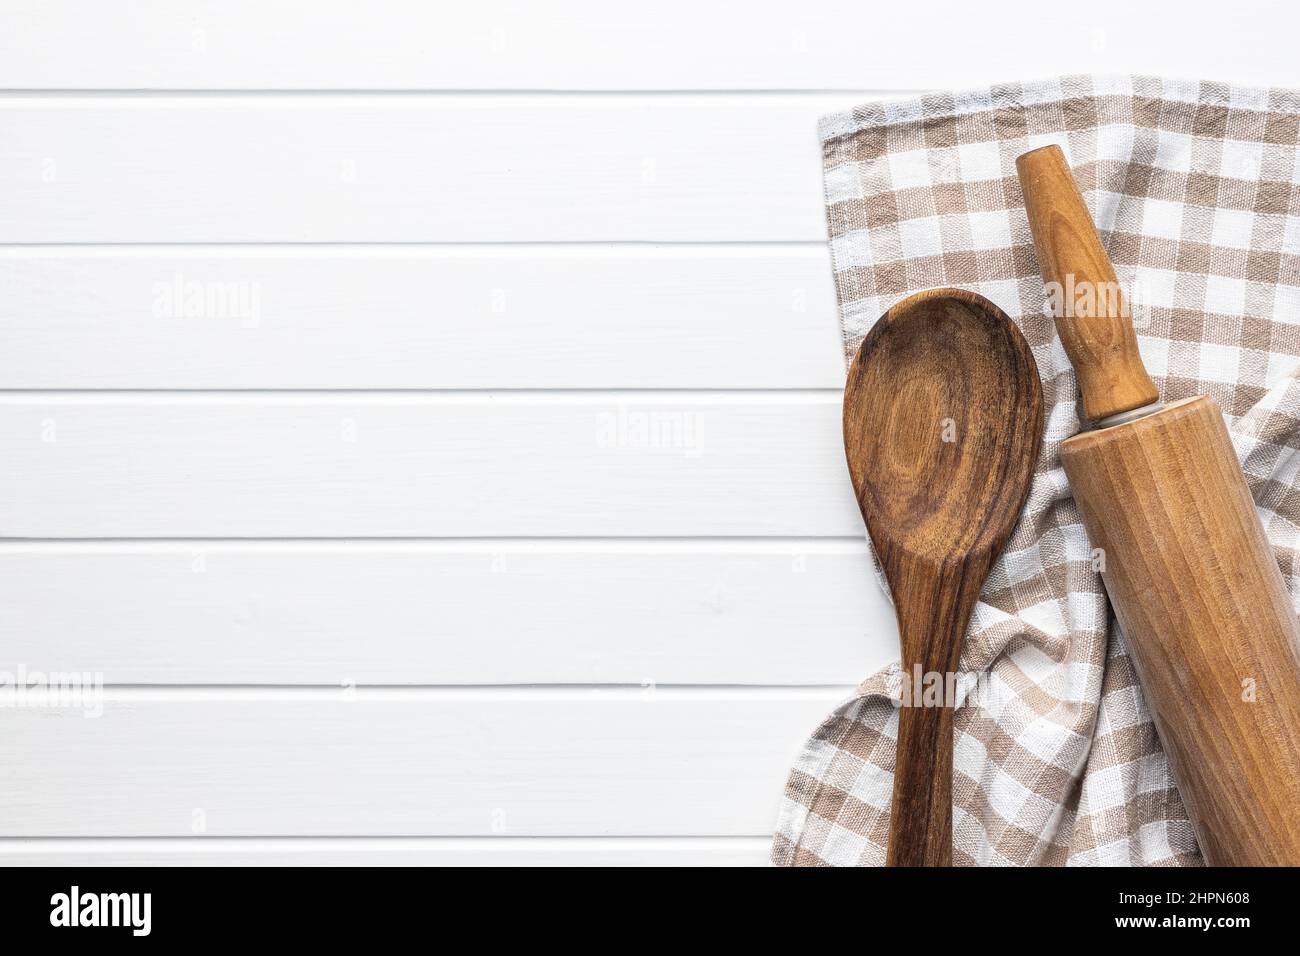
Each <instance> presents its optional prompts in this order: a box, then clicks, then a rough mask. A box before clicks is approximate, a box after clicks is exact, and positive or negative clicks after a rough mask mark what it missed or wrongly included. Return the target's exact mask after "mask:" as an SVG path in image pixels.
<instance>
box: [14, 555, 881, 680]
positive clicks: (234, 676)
mask: <svg viewBox="0 0 1300 956" xmlns="http://www.w3.org/2000/svg"><path fill="white" fill-rule="evenodd" d="M0 607H2V608H4V613H3V614H0V671H8V672H10V673H16V672H17V669H18V667H19V666H20V665H23V666H25V667H27V668H28V670H39V671H46V672H48V671H78V672H85V671H92V672H96V671H97V672H100V673H102V674H103V675H104V680H105V681H107V682H109V683H111V684H200V685H201V684H282V685H290V684H315V685H322V686H339V685H341V684H343V683H354V684H358V685H366V684H468V685H489V684H533V683H546V684H569V685H576V684H581V683H584V682H593V683H597V684H609V683H620V684H634V685H640V684H643V683H655V684H767V685H779V684H835V685H851V684H856V683H857V682H858V681H860V680H862V679H863V678H864V677H866V676H867V675H868V674H871V673H873V672H874V671H876V670H877V669H879V668H880V667H883V666H885V665H886V664H888V663H889V662H890V661H891V660H893V659H894V658H895V657H896V656H897V654H898V632H897V629H896V627H895V625H894V611H893V608H892V607H891V606H890V605H889V602H888V600H887V599H886V598H885V595H884V592H883V591H882V590H881V589H880V588H879V587H878V586H877V585H876V582H875V581H874V580H872V568H871V558H870V556H869V555H868V552H867V543H866V541H865V540H860V541H850V540H838V541H826V540H818V539H788V540H770V541H763V540H757V541H727V540H715V541H707V540H706V541H700V540H678V541H661V542H656V541H645V540H628V541H615V540H577V541H567V540H519V539H516V540H490V541H479V542H475V541H468V540H463V541H408V542H402V541H368V542H366V541H362V542H358V541H336V542H329V541H301V542H292V541H205V540H196V541H164V542H132V541H108V542H44V543H24V542H15V541H8V542H0Z"/></svg>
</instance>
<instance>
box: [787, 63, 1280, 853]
mask: <svg viewBox="0 0 1300 956" xmlns="http://www.w3.org/2000/svg"><path fill="white" fill-rule="evenodd" d="M821 135H822V140H823V151H824V157H825V185H826V204H827V219H828V221H829V224H830V236H831V250H832V258H833V261H834V267H835V281H836V285H837V290H838V294H839V304H840V315H841V319H842V322H843V327H844V339H845V353H846V357H851V356H852V355H853V353H854V352H855V351H856V349H857V347H858V344H859V343H860V342H861V340H862V337H863V335H864V334H865V333H866V331H867V329H868V328H869V327H870V326H871V324H872V323H873V322H875V321H876V319H877V318H878V317H879V316H880V315H881V313H883V312H884V311H885V310H886V309H887V308H888V307H889V306H890V305H892V304H893V303H894V302H896V301H897V300H898V299H900V298H902V297H903V296H905V295H907V294H909V293H911V292H916V291H917V290H920V289H925V288H928V287H931V286H949V285H950V286H961V287H964V288H968V289H973V290H975V291H977V292H980V293H982V294H984V295H985V296H987V297H988V298H990V299H992V300H993V301H994V302H996V303H997V304H998V305H999V306H1001V307H1002V309H1004V310H1005V311H1006V312H1007V314H1008V315H1010V316H1011V317H1012V319H1014V320H1015V322H1016V323H1017V324H1018V325H1019V326H1020V328H1021V330H1022V331H1023V332H1024V333H1025V336H1026V338H1027V339H1028V340H1029V343H1030V345H1031V346H1032V347H1033V349H1034V354H1035V357H1036V358H1037V360H1038V368H1039V371H1040V373H1041V374H1042V376H1043V394H1044V399H1045V401H1046V405H1047V409H1046V410H1047V430H1046V434H1045V436H1044V442H1043V450H1042V458H1041V459H1040V461H1039V462H1038V471H1037V474H1036V475H1035V478H1034V483H1033V488H1032V491H1031V493H1030V495H1029V500H1028V503H1027V505H1026V510H1025V514H1024V516H1023V518H1022V519H1021V522H1020V525H1019V527H1018V528H1017V530H1016V533H1015V535H1014V536H1013V537H1012V539H1011V541H1010V543H1009V544H1008V546H1007V551H1006V554H1005V555H1004V557H1003V558H1002V559H1001V560H1000V561H999V562H998V564H997V566H996V567H995V568H994V570H993V574H992V576H991V577H990V579H989V582H988V584H987V586H986V587H985V589H984V593H983V595H982V600H981V602H980V604H979V605H978V607H977V609H976V611H975V616H974V619H973V621H972V623H971V629H970V633H969V635H968V637H967V641H966V648H965V652H964V654H963V656H962V668H963V670H964V671H967V672H970V673H980V674H984V675H986V676H987V687H986V690H987V691H991V692H987V693H984V694H982V695H980V696H979V697H978V698H971V699H968V700H967V702H966V703H965V704H964V705H963V706H962V707H961V708H960V709H959V710H958V712H957V714H956V735H955V748H956V751H955V764H956V773H955V779H954V781H953V798H954V805H955V806H954V819H953V844H954V846H953V851H954V854H953V855H954V861H955V862H957V863H959V864H1002V865H1008V864H1009V865H1036V864H1038V865H1041V864H1049V865H1051V864H1058V865H1059V864H1071V865H1096V864H1102V865H1108V864H1114V865H1129V864H1136V865H1151V864H1160V865H1197V864H1199V863H1201V856H1200V853H1199V851H1198V849H1197V846H1196V840H1195V837H1194V835H1193V833H1192V829H1191V826H1190V825H1189V823H1188V821H1187V815H1186V812H1185V811H1184V808H1183V804H1182V801H1181V800H1180V799H1179V796H1178V793H1177V791H1176V790H1175V789H1174V786H1173V782H1172V780H1171V778H1170V775H1169V770H1168V767H1167V765H1166V762H1165V757H1164V754H1163V753H1162V751H1161V748H1160V742H1159V740H1158V739H1157V737H1156V733H1155V729H1154V727H1153V726H1152V724H1151V719H1150V716H1149V714H1148V711H1147V709H1146V706H1145V704H1144V702H1143V699H1142V694H1141V690H1140V688H1139V686H1138V682H1137V678H1136V675H1135V673H1134V670H1133V666H1132V663H1131V661H1130V660H1129V658H1128V656H1127V651H1126V649H1125V646H1124V641H1123V636H1122V634H1120V633H1119V632H1118V631H1117V629H1116V627H1115V625H1114V623H1113V621H1112V620H1111V618H1110V614H1109V609H1108V606H1107V603H1106V598H1105V595H1104V592H1103V590H1102V584H1101V580H1100V577H1099V576H1098V575H1097V574H1096V573H1095V572H1094V570H1093V567H1092V563H1091V552H1090V549H1089V545H1088V541H1087V538H1086V536H1085V534H1084V530H1083V527H1082V525H1081V524H1080V519H1079V513H1078V511H1077V509H1076V508H1075V505H1074V502H1073V500H1072V499H1071V497H1070V489H1069V485H1068V484H1067V482H1066V480H1065V475H1064V473H1063V471H1062V470H1061V465H1060V458H1059V455H1058V449H1059V447H1060V443H1061V441H1062V440H1063V439H1065V438H1067V437H1069V436H1070V435H1072V434H1074V433H1075V432H1076V431H1077V430H1078V429H1079V420H1078V417H1077V413H1076V408H1075V381H1074V373H1073V371H1072V370H1071V368H1070V365H1069V362H1068V360H1067V359H1066V356H1065V353H1064V351H1063V350H1062V348H1061V347H1060V345H1059V344H1058V342H1057V339H1056V336H1055V334H1054V330H1053V327H1052V323H1051V321H1050V320H1049V319H1048V318H1047V317H1046V316H1045V314H1044V308H1043V286H1042V280H1041V279H1040V277H1039V271H1038V264H1037V262H1036V260H1035V257H1034V248H1033V242H1032V240H1031V237H1030V233H1029V226H1028V223H1027V221H1026V218H1025V212H1024V209H1023V207H1022V205H1021V196H1020V187H1019V184H1018V182H1017V180H1016V172H1015V158H1016V156H1018V155H1019V154H1021V153H1023V152H1026V151H1027V150H1030V149H1033V148H1035V147H1038V146H1043V145H1046V144H1048V143H1058V144H1060V145H1061V147H1062V148H1063V149H1064V150H1065V152H1066V155H1067V157H1068V158H1069V160H1070V163H1071V165H1072V167H1073V169H1074V173H1075V176H1076V178H1077V179H1078V182H1079V186H1080V188H1081V189H1082V190H1083V192H1084V195H1085V197H1086V199H1087V201H1088V204H1089V207H1090V209H1091V210H1092V213H1093V216H1094V218H1095V219H1096V221H1097V224H1098V227H1099V229H1100V230H1101V233H1102V239H1103V241H1104V242H1105V243H1106V247H1107V248H1108V249H1109V251H1110V254H1111V257H1112V259H1113V260H1114V263H1115V267H1116V271H1117V272H1118V274H1119V278H1120V281H1121V283H1123V284H1124V285H1125V286H1126V287H1127V288H1128V289H1129V291H1130V297H1131V299H1132V300H1133V308H1134V312H1135V319H1136V322H1137V325H1138V336H1139V344H1140V347H1141V350H1142V356H1143V358H1144V360H1145V361H1146V365H1147V368H1148V370H1149V371H1150V372H1151V375H1152V377H1153V378H1154V379H1155V380H1156V384H1157V385H1158V386H1159V388H1160V392H1161V395H1162V397H1163V398H1164V399H1165V400H1166V401H1171V400H1176V399H1181V398H1187V397H1189V396H1193V395H1200V394H1208V395H1211V396H1213V397H1214V398H1215V399H1216V400H1217V401H1218V402H1219V404H1220V405H1221V406H1222V407H1223V409H1224V411H1225V413H1226V415H1227V417H1228V421H1229V426H1230V428H1231V431H1232V435H1233V440H1234V442H1235V444H1236V447H1237V451H1238V454H1239V456H1240V457H1241V459H1242V461H1243V464H1244V466H1245V470H1246V475H1247V478H1248V480H1249V483H1250V487H1251V491H1252V493H1253V494H1254V496H1255V501H1256V504H1257V505H1258V506H1259V509H1260V513H1261V516H1262V518H1263V519H1264V524H1265V528H1266V530H1267V532H1268V535H1269V538H1270V540H1271V542H1272V545H1273V548H1274V552H1275V553H1276V555H1277V558H1278V561H1279V562H1280V563H1281V565H1282V569H1283V572H1284V575H1285V576H1286V577H1287V578H1288V585H1289V586H1290V587H1291V590H1292V594H1293V595H1295V594H1296V593H1297V590H1298V589H1297V588H1296V587H1295V584H1294V577H1295V575H1296V574H1297V572H1300V562H1297V560H1296V558H1297V555H1298V554H1300V378H1298V377H1297V370H1298V369H1300V149H1298V148H1297V140H1300V93H1297V92H1293V91H1288V90H1249V89H1237V88H1233V87H1229V86H1225V85H1222V84H1217V83H1195V82H1190V83H1189V82H1174V81H1169V80H1159V79H1151V78H1146V77H1135V78H1098V77H1068V78H1064V79H1060V80H1052V81H1048V82H1039V83H1032V84H1026V85H1007V86H997V87H993V88H992V89H985V90H979V91H975V92H969V93H960V94H945V95H938V96H926V97H924V98H921V99H914V100H907V101H903V102H894V103H883V104H881V103H873V104H870V105H867V106H864V107H861V108H860V109H857V110H855V111H853V112H852V113H847V114H843V115H837V116H830V117H826V118H825V119H824V120H823V122H822V129H821ZM898 677H899V675H898V669H897V665H895V666H894V667H893V668H892V673H891V672H890V671H888V670H887V671H885V672H882V673H879V674H876V675H875V676H873V677H871V678H869V679H868V680H867V681H866V682H865V683H864V684H863V685H862V686H861V687H860V688H859V689H858V692H857V693H856V694H855V696H854V697H853V698H852V699H851V700H849V701H847V702H845V703H844V704H843V705H841V706H840V707H839V708H838V709H837V710H836V711H835V712H834V713H833V714H831V715H830V717H828V718H827V719H826V721H825V722H824V723H823V724H822V725H821V726H820V727H818V728H817V730H816V732H815V733H814V734H813V736H812V738H811V739H810V740H809V741H808V743H807V744H806V746H805V748H804V750H803V752H802V753H801V754H800V756H799V758H798V763H797V764H796V765H795V767H794V769H793V771H792V772H791V774H790V779H789V783H788V784H787V787H786V795H785V800H784V802H783V806H782V811H781V814H780V820H779V823H778V828H777V834H776V837H775V841H774V844H773V849H772V858H773V860H774V862H776V863H778V864H785V865H804V864H833V865H855V864H880V863H883V862H884V857H885V848H886V844H887V835H888V824H889V812H890V808H889V804H890V793H891V788H892V772H893V766H894V734H895V730H896V727H897V724H898V720H897V712H896V710H895V708H894V707H893V705H892V703H891V699H890V691H891V689H892V690H893V691H894V693H897V680H898Z"/></svg>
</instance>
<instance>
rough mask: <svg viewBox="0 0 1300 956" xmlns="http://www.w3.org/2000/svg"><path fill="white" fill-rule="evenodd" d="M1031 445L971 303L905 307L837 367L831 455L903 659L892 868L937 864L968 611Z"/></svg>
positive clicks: (1033, 427)
mask: <svg viewBox="0 0 1300 956" xmlns="http://www.w3.org/2000/svg"><path fill="white" fill-rule="evenodd" d="M1042 432H1043V395H1042V386H1041V384H1040V383H1039V379H1038V368H1037V366H1036V364H1035V362H1034V357H1033V353H1032V352H1031V351H1030V349H1029V345H1028V343H1027V342H1025V339H1024V336H1022V335H1021V334H1020V331H1019V330H1018V329H1017V328H1016V327H1015V325H1014V324H1013V323H1012V322H1011V320H1010V319H1008V318H1007V316H1006V315H1005V314H1004V313H1003V312H1002V311H1001V310H1000V309H999V308H998V307H997V306H995V305H994V304H993V303H991V302H989V301H988V300H987V299H985V298H983V297H982V296H979V295H976V294H975V293H973V292H966V291H964V290H960V289H933V290H930V291H927V292H922V293H918V294H916V295H913V296H911V297H909V298H907V299H904V300H903V301H902V302H900V303H898V304H897V305H895V306H894V307H893V308H891V309H890V310H889V311H888V312H886V313H885V314H884V316H882V317H881V319H880V321H879V322H877V323H876V325H875V326H873V327H872V329H871V332H870V333H869V334H868V335H867V337H866V339H865V340H864V341H863V343H862V346H861V348H860V349H859V350H858V354H857V357H856V358H855V359H854V361H853V365H852V366H851V367H850V369H849V376H848V382H847V384H846V386H845V391H844V450H845V455H846V457H847V459H848V465H849V474H850V476H851V477H852V479H853V489H854V491H855V492H856V494H857V499H858V507H859V508H860V509H861V511H862V517H863V519H864V520H865V521H866V524H867V530H868V532H869V533H870V535H871V541H872V544H873V545H874V546H875V550H876V554H877V556H878V557H879V559H880V563H881V567H882V568H883V569H884V572H885V577H886V578H887V579H888V581H889V587H890V590H891V592H892V593H893V598H894V607H895V610H896V611H897V615H898V628H899V643H900V645H901V651H902V667H903V682H902V683H903V695H902V701H901V704H902V706H901V707H900V710H899V730H898V742H897V759H896V766H895V771H894V802H893V810H892V813H891V818H890V836H889V854H888V862H889V864H890V865H891V866H947V865H950V863H951V860H952V714H953V707H954V706H955V701H954V700H952V699H951V697H952V694H951V690H952V688H953V687H954V686H955V681H956V679H957V676H958V666H959V664H960V660H961V649H962V641H963V638H964V637H965V633H966V628H967V626H968V624H969V623H970V616H971V612H972V610H973V609H974V607H975V602H976V600H977V599H978V597H979V593H980V590H981V588H982V587H983V586H984V581H985V579H986V578H987V577H988V573H989V570H990V568H991V567H992V566H993V562H994V561H995V560H996V559H997V557H998V555H999V554H1000V552H1001V550H1002V548H1003V546H1004V545H1005V544H1006V542H1007V539H1008V538H1009V537H1010V536H1011V532H1012V531H1013V530H1014V528H1015V526H1016V521H1017V520H1018V519H1019V516H1020V509H1021V508H1022V507H1023V506H1024V502H1025V498H1026V496H1027V495H1028V493H1029V487H1030V483H1031V481H1032V478H1033V472H1034V464H1035V462H1036V461H1037V458H1038V451H1039V448H1040V446H1041V442H1042ZM920 688H924V693H923V694H921V695H918V694H916V693H915V691H916V690H917V689H920ZM932 690H934V691H935V693H933V694H932V693H931V691H932ZM918 696H919V697H920V698H921V699H916V698H917V697H918Z"/></svg>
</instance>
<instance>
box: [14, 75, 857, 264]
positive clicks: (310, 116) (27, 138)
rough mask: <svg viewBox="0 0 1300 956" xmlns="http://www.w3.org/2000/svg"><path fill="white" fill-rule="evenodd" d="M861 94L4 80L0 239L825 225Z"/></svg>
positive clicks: (355, 238) (609, 236) (634, 236)
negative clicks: (145, 87) (205, 90)
mask: <svg viewBox="0 0 1300 956" xmlns="http://www.w3.org/2000/svg"><path fill="white" fill-rule="evenodd" d="M856 100H857V98H856V97H852V96H844V95H833V94H818V95H813V94H809V95H804V94H781V93H773V94H764V95H761V96H749V97H733V96H723V95H710V96H699V97H654V96H645V95H627V96H623V95H619V96H597V95H592V96H552V95H539V96H523V95H513V94H505V95H501V96H476V95H472V94H466V95H447V96H423V95H412V96H399V97H357V96H348V95H343V94H321V95H318V96H310V97H303V96H280V95H260V96H259V95H252V94H228V95H227V94H223V95H215V96H180V97H170V96H75V95H67V96H57V97H56V96H47V97H32V98H29V99H23V98H0V208H2V209H4V215H3V216H2V217H0V242H6V243H58V242H74V243H154V242H159V243H162V242H184V243H195V242H199V243H215V242H220V243H239V242H257V243H267V242H302V243H358V242H366V243H381V242H484V243H486V242H512V243H519V242H548V243H551V242H611V241H616V242H635V241H656V242H729V241H736V242H788V241H815V242H819V243H820V242H823V241H824V240H825V238H826V217H825V214H824V211H823V196H822V190H821V179H822V160H821V150H820V149H819V148H818V141H817V117H818V116H819V115H820V114H821V113H824V112H827V111H828V110H837V109H847V108H849V107H850V106H852V105H853V103H854V102H856ZM525 144H526V146H525Z"/></svg>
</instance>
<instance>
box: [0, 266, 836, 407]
mask: <svg viewBox="0 0 1300 956" xmlns="http://www.w3.org/2000/svg"><path fill="white" fill-rule="evenodd" d="M0 288H3V289H4V290H5V294H4V295H3V296H0V383H3V386H4V387H5V388H33V389H35V388H128V389H130V388H140V389H162V388H183V389H194V388H218V389H221V388H264V389H291V388H307V389H313V388H320V389H330V388H548V387H559V388H610V387H614V388H838V387H840V386H842V385H843V383H844V362H843V358H842V340H841V333H840V328H839V321H838V318H837V314H836V309H835V292H834V287H833V285H832V282H831V267H830V259H829V254H828V252H827V249H826V246H825V245H824V244H820V243H818V244H812V245H791V246H707V245H705V246H700V245H685V246H663V247H656V246H612V247H611V246H593V245H578V246H563V245H560V246H505V247H484V246H460V247H455V246H416V247H411V246H348V247H336V246H331V247H316V246H296V247H295V246H289V247H284V246H271V247H265V248H263V247H259V248H257V249H255V250H250V249H240V248H238V247H228V246H208V247H189V246H183V247H170V248H169V247H143V248H141V247H134V246H132V247H103V246H100V247H94V246H89V247H86V246H82V247H43V246H37V247H7V248H6V247H0Z"/></svg>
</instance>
